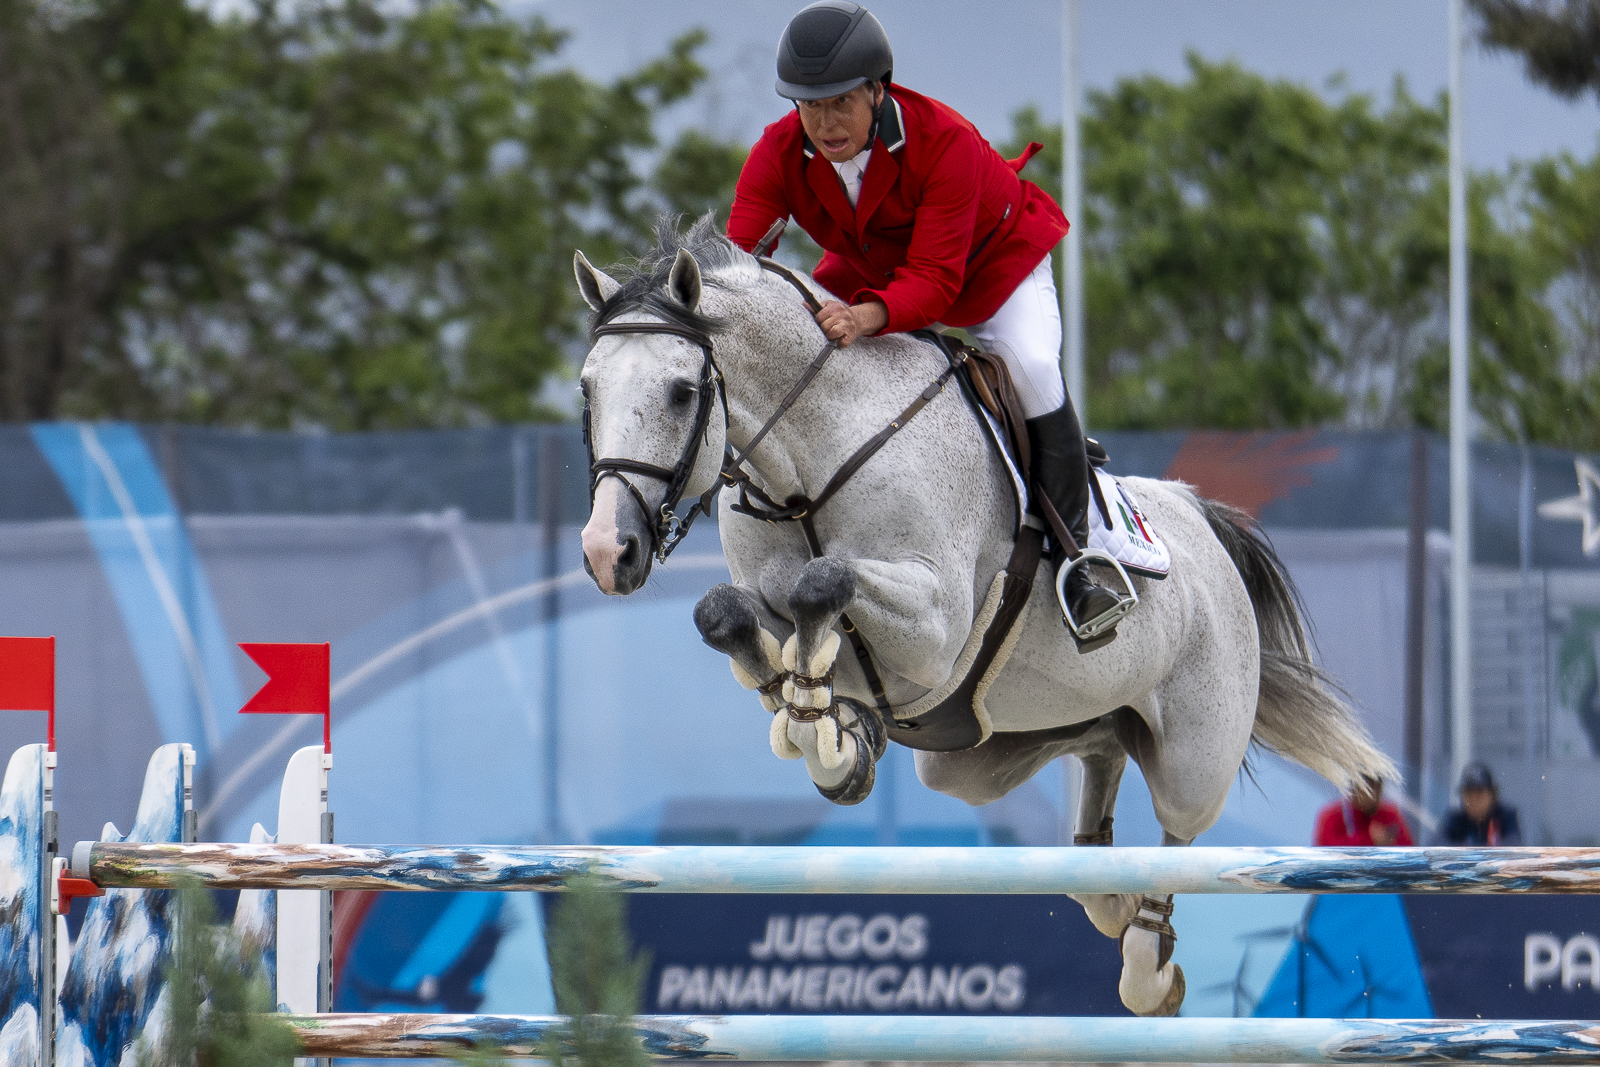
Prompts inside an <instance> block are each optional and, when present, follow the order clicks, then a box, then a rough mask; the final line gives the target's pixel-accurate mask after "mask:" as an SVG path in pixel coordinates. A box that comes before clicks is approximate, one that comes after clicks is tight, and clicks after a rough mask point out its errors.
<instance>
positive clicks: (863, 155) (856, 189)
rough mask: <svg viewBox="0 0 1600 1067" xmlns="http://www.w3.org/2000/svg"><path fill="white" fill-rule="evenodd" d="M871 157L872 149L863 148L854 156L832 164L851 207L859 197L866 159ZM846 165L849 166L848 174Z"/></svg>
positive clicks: (865, 171) (865, 168) (865, 170)
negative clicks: (842, 184)
mask: <svg viewBox="0 0 1600 1067" xmlns="http://www.w3.org/2000/svg"><path fill="white" fill-rule="evenodd" d="M871 158H872V149H871V148H863V149H862V150H861V151H860V152H859V153H858V154H857V155H856V156H855V157H854V158H852V159H847V160H845V161H844V162H843V163H834V164H833V169H834V173H836V174H838V175H839V180H840V181H841V182H843V183H844V195H845V196H847V197H849V199H850V206H851V207H855V206H856V201H857V200H859V199H860V198H861V182H862V179H863V178H864V177H865V175H866V173H867V161H868V160H870V159H871ZM847 167H848V168H850V170H849V172H848V175H847V172H846V169H845V168H847Z"/></svg>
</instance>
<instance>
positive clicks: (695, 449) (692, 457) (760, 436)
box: [583, 257, 964, 713]
mask: <svg viewBox="0 0 1600 1067" xmlns="http://www.w3.org/2000/svg"><path fill="white" fill-rule="evenodd" d="M758 262H759V263H760V264H761V269H762V270H765V271H769V272H770V273H773V274H776V275H778V276H779V277H780V278H783V279H784V280H785V281H787V282H788V283H789V284H790V285H792V286H794V288H795V289H796V291H798V292H799V293H800V297H801V299H803V300H804V301H805V304H806V308H807V309H808V310H809V311H810V312H811V313H812V314H813V315H815V314H816V313H817V312H818V311H820V310H821V309H822V305H821V303H819V302H818V300H817V298H816V297H815V296H814V295H813V294H812V292H811V290H810V289H809V288H808V287H807V286H806V284H805V283H804V282H803V281H801V280H800V278H799V277H797V276H796V275H795V273H794V272H793V271H791V270H789V268H787V267H785V266H783V265H782V264H780V263H775V262H773V261H772V260H770V259H766V258H764V257H758ZM626 334H669V335H672V336H676V337H681V338H684V339H685V340H687V341H690V342H692V343H694V344H696V345H698V346H699V348H700V351H701V352H702V353H703V354H704V357H705V362H704V363H703V364H702V367H701V371H700V386H699V390H698V394H697V395H698V405H697V407H696V410H695V426H694V432H693V433H692V434H691V435H690V437H689V442H688V444H687V445H685V446H684V450H683V454H682V455H681V456H679V457H678V462H677V463H676V464H675V465H673V466H672V467H671V468H670V469H669V468H666V467H660V466H657V465H656V464H653V463H646V462H644V461H642V460H636V459H627V458H601V459H595V458H594V447H593V444H592V443H591V439H590V431H589V405H588V403H587V401H585V403H584V408H583V442H584V447H585V448H586V449H588V450H589V457H590V462H589V503H590V506H591V507H593V504H594V494H595V489H596V488H597V487H598V486H599V484H600V480H601V479H602V478H606V477H615V478H619V479H621V481H622V484H623V485H624V486H626V487H627V489H628V492H629V493H630V494H632V496H633V499H634V500H635V501H636V502H637V503H638V505H639V509H640V511H641V512H643V514H644V516H645V519H646V521H647V523H648V525H649V527H650V535H651V549H652V551H653V552H654V553H655V557H656V559H657V560H658V561H660V562H663V563H664V562H666V559H667V557H668V556H670V555H671V554H672V551H673V549H675V548H677V547H678V545H679V544H681V543H682V541H683V539H684V538H685V537H687V536H688V534H689V528H690V527H691V526H692V525H694V521H695V519H696V518H698V517H699V516H701V515H706V514H709V513H710V511H711V508H712V506H713V503H714V502H715V500H716V496H717V494H718V493H719V492H721V491H722V490H723V489H724V488H731V487H733V486H738V488H739V501H738V503H736V504H732V505H730V507H731V509H732V510H733V511H736V512H739V513H740V514H744V515H749V516H752V517H753V518H757V519H763V520H765V521H767V522H798V523H799V524H800V529H801V530H802V531H803V532H804V533H805V538H806V547H807V548H808V549H809V550H810V552H811V558H812V559H816V558H817V557H819V556H821V555H822V554H823V552H822V540H821V538H820V537H818V535H817V528H816V525H815V515H816V512H817V511H818V509H820V508H821V507H822V506H823V505H824V504H826V503H827V502H828V501H829V500H831V499H832V498H833V496H834V494H835V493H837V492H838V491H839V490H840V489H842V488H843V487H844V485H845V483H846V482H848V481H849V480H850V479H851V477H853V476H854V475H855V473H856V472H857V471H858V470H860V469H861V467H862V466H863V465H865V464H866V462H867V460H869V459H871V458H872V457H873V456H874V455H876V454H877V452H878V450H879V449H881V448H882V447H883V446H884V445H885V444H887V443H888V442H889V439H890V438H891V437H893V436H894V435H895V434H897V433H899V432H900V431H901V430H902V429H904V428H905V425H906V423H908V422H910V421H911V420H912V419H913V418H915V417H916V415H917V413H918V412H919V411H921V410H922V409H923V408H924V407H926V406H927V405H928V403H929V402H930V401H931V400H933V398H934V397H936V396H938V395H939V393H940V392H942V391H943V390H944V387H945V385H946V384H947V383H948V382H949V381H950V379H951V378H952V377H954V376H955V373H956V370H957V369H958V368H959V367H960V361H958V360H952V361H951V363H950V365H949V366H948V367H946V368H945V371H944V373H942V374H940V375H939V376H938V377H937V378H935V379H934V380H933V381H932V382H930V383H929V384H928V387H927V388H926V389H924V390H922V392H921V393H919V394H918V395H917V397H916V399H914V400H912V401H911V403H910V404H908V405H907V406H906V408H905V409H904V410H903V411H901V412H900V414H899V415H897V416H895V418H894V419H892V420H891V421H890V422H889V425H887V426H885V427H884V428H883V429H881V430H879V431H878V432H877V433H876V434H874V435H873V436H872V437H870V438H869V439H868V440H867V441H866V442H865V443H864V444H862V445H861V447H860V448H858V449H856V450H855V452H853V453H851V455H850V457H849V458H848V459H846V460H845V461H844V463H843V464H841V465H840V467H839V469H838V470H837V471H836V472H834V475H833V477H832V478H830V479H828V482H827V484H826V485H824V486H823V487H822V491H821V492H820V493H818V494H817V495H816V496H814V497H808V496H804V495H801V494H796V495H794V496H790V497H787V498H785V499H784V501H783V502H782V503H779V502H777V501H775V500H773V499H772V497H770V496H769V495H767V493H766V492H765V491H764V490H763V489H762V488H761V487H760V486H758V485H756V484H755V483H754V482H753V481H752V480H751V475H750V472H749V471H747V470H746V469H745V466H744V464H745V461H746V460H747V459H748V458H749V457H750V455H751V453H753V452H754V451H755V450H756V446H757V445H759V444H761V442H762V441H763V440H764V439H765V438H766V436H767V434H768V433H769V432H770V431H771V430H772V428H773V427H774V426H776V425H777V424H778V420H779V419H781V418H783V416H784V415H785V414H787V413H788V411H789V409H790V408H792V407H794V405H795V404H796V403H797V402H798V401H799V399H800V397H801V395H802V394H804V393H805V391H806V389H808V388H809V387H810V385H811V383H812V382H814V381H815V380H816V378H817V375H818V374H820V373H822V368H823V367H824V366H825V365H826V364H827V362H828V359H829V357H830V356H832V355H833V353H834V352H835V351H837V349H838V347H839V346H838V345H837V344H835V343H834V342H832V341H829V342H827V343H826V344H824V345H823V346H822V350H821V351H819V352H818V353H817V355H816V357H815V358H814V359H812V361H811V363H810V365H808V366H807V367H806V369H805V372H804V373H802V374H801V375H800V378H799V380H797V381H796V382H795V384H794V386H793V387H792V388H790V390H789V392H788V393H787V394H785V396H784V398H783V400H782V401H780V402H779V404H778V407H777V409H776V410H774V411H773V413H772V415H771V416H770V417H769V418H768V419H767V421H766V422H765V423H764V424H762V426H761V429H759V430H757V431H756V432H755V435H754V436H752V437H751V438H750V441H749V443H748V444H746V445H745V446H744V448H743V449H739V450H735V449H734V447H733V445H732V444H731V443H725V445H724V452H723V458H722V468H721V470H719V471H718V472H717V477H716V479H715V480H714V481H713V482H712V483H711V488H709V489H707V490H706V491H705V492H704V493H703V494H701V496H700V498H699V499H698V500H696V501H695V502H694V504H693V505H691V506H690V508H689V511H688V512H687V513H686V514H685V515H683V516H682V517H679V516H678V514H677V509H678V505H679V504H680V503H682V500H683V492H684V489H685V487H686V486H687V485H688V481H689V478H690V476H691V475H692V474H693V472H694V468H695V465H696V464H697V463H698V461H699V458H700V446H701V444H702V443H703V442H704V439H705V433H706V429H707V427H708V426H709V424H710V419H711V408H712V405H713V403H714V400H713V393H712V388H711V387H712V386H713V385H715V386H716V394H715V395H716V397H718V398H720V399H721V400H722V413H723V419H724V424H726V419H727V417H728V402H727V390H726V386H725V385H724V383H723V378H722V371H721V369H720V368H719V367H718V366H717V362H716V357H715V355H714V354H713V350H712V339H711V337H710V336H708V335H707V334H704V333H702V332H700V331H698V330H694V329H691V328H689V327H686V326H678V325H675V324H673V323H667V322H608V323H606V324H604V325H602V326H597V327H595V329H594V335H595V336H596V337H609V336H620V335H626ZM963 358H964V357H963ZM724 441H725V442H726V435H724ZM630 473H632V474H643V475H646V476H648V477H651V478H659V479H661V480H663V481H665V482H666V483H667V494H666V497H665V499H664V500H663V501H662V503H661V508H660V511H659V514H657V515H652V513H651V510H650V506H649V504H647V503H646V502H645V498H644V494H643V493H641V492H640V491H639V489H638V487H637V486H635V485H634V484H633V482H632V481H631V480H630V479H629V478H628V477H627V475H628V474H630ZM839 624H840V628H841V629H843V630H844V632H845V635H846V636H847V637H848V638H849V639H850V645H851V648H852V649H853V650H854V652H855V655H856V660H857V661H858V662H859V663H860V665H861V670H862V673H863V674H864V675H865V676H866V679H867V685H868V687H869V688H870V689H871V691H872V698H873V701H874V702H875V703H876V704H877V706H878V709H879V710H880V711H882V712H885V713H888V712H889V708H890V705H889V700H888V697H887V696H886V694H885V692H884V687H883V680H882V678H881V677H880V676H879V675H878V671H877V668H876V667H875V666H874V665H873V662H872V654H871V653H870V652H869V651H868V650H867V646H866V643H865V642H864V641H862V639H861V636H860V634H858V633H857V632H856V628H855V624H854V623H852V622H851V621H850V617H849V616H848V615H841V616H840V619H839Z"/></svg>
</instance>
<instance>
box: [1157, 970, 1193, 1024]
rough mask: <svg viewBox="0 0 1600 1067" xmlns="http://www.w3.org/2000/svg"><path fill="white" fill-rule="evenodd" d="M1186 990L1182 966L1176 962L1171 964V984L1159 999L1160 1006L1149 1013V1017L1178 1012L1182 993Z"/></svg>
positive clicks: (1161, 1017)
mask: <svg viewBox="0 0 1600 1067" xmlns="http://www.w3.org/2000/svg"><path fill="white" fill-rule="evenodd" d="M1186 992H1188V986H1187V985H1186V984H1185V983H1184V980H1183V968H1182V967H1179V966H1178V965H1177V964H1176V963H1174V964H1173V965H1172V985H1171V986H1170V987H1169V988H1168V989H1167V995H1166V997H1165V998H1164V999H1163V1000H1162V1001H1161V1006H1160V1007H1158V1008H1156V1010H1155V1011H1153V1012H1151V1013H1150V1017H1151V1018H1156V1019H1165V1018H1167V1017H1168V1016H1172V1015H1176V1014H1178V1009H1179V1008H1181V1007H1183V995H1184V993H1186Z"/></svg>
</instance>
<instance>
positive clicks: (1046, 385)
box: [966, 256, 1067, 419]
mask: <svg viewBox="0 0 1600 1067" xmlns="http://www.w3.org/2000/svg"><path fill="white" fill-rule="evenodd" d="M966 329H967V333H969V334H971V335H972V337H973V340H975V341H977V342H978V347H979V348H981V349H983V350H984V351H985V352H993V353H994V354H995V355H997V356H999V357H1000V358H1001V359H1003V360H1005V363H1006V368H1007V369H1008V370H1010V371H1011V380H1012V382H1013V383H1014V384H1015V385H1016V387H1017V395H1018V396H1019V397H1020V398H1021V399H1022V410H1023V413H1024V414H1025V415H1026V416H1027V417H1028V418H1030V419H1033V418H1038V417H1039V416H1040V415H1048V414H1049V413H1050V412H1052V411H1054V410H1056V408H1059V407H1060V406H1061V405H1062V403H1063V402H1064V401H1065V400H1066V399H1067V389H1066V386H1064V385H1063V384H1062V383H1061V304H1060V301H1059V300H1058V299H1057V298H1056V280H1055V276H1054V275H1053V274H1052V273H1051V270H1050V257H1049V256H1045V257H1044V259H1042V260H1041V261H1040V262H1039V265H1038V266H1037V267H1035V268H1033V273H1032V274H1030V275H1028V276H1027V277H1026V278H1024V279H1022V283H1021V284H1020V285H1018V286H1017V288H1016V291H1015V292H1013V293H1012V294H1011V295H1010V296H1009V297H1007V298H1006V302H1005V303H1004V304H1001V305H1000V310H999V311H996V312H995V313H994V317H993V318H991V319H989V320H988V321H986V322H980V323H978V324H977V325H976V326H968V327H967V328H966Z"/></svg>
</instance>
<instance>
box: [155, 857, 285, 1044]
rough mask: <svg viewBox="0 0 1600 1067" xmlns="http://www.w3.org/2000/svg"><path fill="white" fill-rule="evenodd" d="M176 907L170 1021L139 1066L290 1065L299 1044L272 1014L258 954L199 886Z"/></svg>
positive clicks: (176, 897) (185, 892)
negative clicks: (219, 917) (225, 921)
mask: <svg viewBox="0 0 1600 1067" xmlns="http://www.w3.org/2000/svg"><path fill="white" fill-rule="evenodd" d="M172 903H173V909H172V914H173V920H174V935H173V940H172V960H171V962H170V963H169V964H168V966H167V969H166V981H167V988H166V997H167V1021H166V1025H165V1026H164V1027H161V1028H160V1034H161V1038H160V1040H159V1042H157V1043H155V1044H154V1045H152V1043H151V1042H149V1041H147V1040H141V1041H140V1042H139V1044H138V1046H137V1051H136V1053H135V1059H136V1061H137V1063H138V1065H139V1067H291V1065H292V1064H293V1063H294V1062H295V1052H296V1051H298V1049H299V1047H300V1043H299V1041H298V1040H297V1039H296V1038H295V1035H294V1031H293V1030H292V1029H290V1028H289V1026H288V1025H287V1024H285V1023H283V1022H282V1021H280V1020H279V1019H278V1018H276V1017H275V1016H274V1015H273V1014H272V1012H273V1011H274V1010H275V1009H276V1005H274V1004H273V1002H272V995H271V993H270V992H269V991H268V985H267V978H266V974H265V971H264V969H263V967H262V961H261V956H260V954H259V952H252V951H249V949H248V947H247V946H246V945H244V944H242V943H241V941H240V939H239V938H238V937H237V936H236V935H235V934H234V932H233V931H232V930H231V929H230V928H228V927H225V926H219V925H217V922H216V918H217V916H216V908H215V906H214V905H213V903H212V900H211V894H210V893H209V892H208V891H207V890H205V889H204V888H202V887H201V886H200V885H199V884H198V883H194V882H190V883H188V884H185V885H182V886H180V887H179V888H178V889H176V890H173V892H172Z"/></svg>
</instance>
